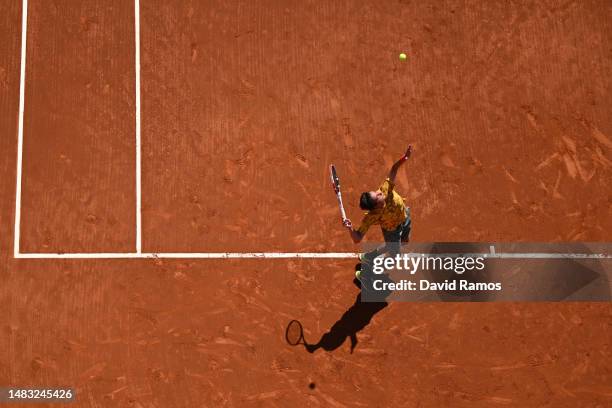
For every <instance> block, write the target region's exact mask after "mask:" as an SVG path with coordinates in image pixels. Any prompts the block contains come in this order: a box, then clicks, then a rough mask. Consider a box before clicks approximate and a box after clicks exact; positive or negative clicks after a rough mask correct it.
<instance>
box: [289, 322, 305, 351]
mask: <svg viewBox="0 0 612 408" xmlns="http://www.w3.org/2000/svg"><path fill="white" fill-rule="evenodd" d="M285 339H286V340H287V343H289V344H291V345H292V346H297V345H298V344H306V341H305V340H304V329H303V328H302V323H300V322H298V321H297V320H292V321H290V322H289V325H288V326H287V330H285Z"/></svg>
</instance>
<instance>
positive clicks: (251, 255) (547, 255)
mask: <svg viewBox="0 0 612 408" xmlns="http://www.w3.org/2000/svg"><path fill="white" fill-rule="evenodd" d="M405 255H408V256H410V257H420V256H428V257H459V256H462V257H472V258H477V257H482V258H487V259H612V254H605V253H598V254H587V253H553V252H540V253H536V252H534V253H531V252H523V253H518V252H517V253H503V252H502V253H500V252H498V253H496V254H490V253H463V254H460V253H445V254H442V253H439V254H433V253H406V254H405ZM357 256H358V253H354V252H183V253H180V252H171V253H158V254H156V253H66V254H52V253H48V254H45V253H30V254H16V255H15V258H18V259H142V258H174V259H287V258H305V259H346V258H356V257H357Z"/></svg>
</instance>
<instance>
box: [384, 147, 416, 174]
mask: <svg viewBox="0 0 612 408" xmlns="http://www.w3.org/2000/svg"><path fill="white" fill-rule="evenodd" d="M411 154H412V146H408V149H406V153H404V155H403V156H402V157H401V158H400V159H399V160H398V161H396V162H395V163H394V164H393V166H392V167H391V171H389V180H390V181H391V182H392V183H395V176H397V171H398V170H399V168H400V167H401V165H402V164H404V162H405V161H406V160H408V158H410V155H411Z"/></svg>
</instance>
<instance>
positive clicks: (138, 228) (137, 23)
mask: <svg viewBox="0 0 612 408" xmlns="http://www.w3.org/2000/svg"><path fill="white" fill-rule="evenodd" d="M134 36H135V37H136V39H135V49H136V57H135V66H136V68H135V69H136V252H137V253H141V252H142V172H141V151H140V150H141V139H140V0H134Z"/></svg>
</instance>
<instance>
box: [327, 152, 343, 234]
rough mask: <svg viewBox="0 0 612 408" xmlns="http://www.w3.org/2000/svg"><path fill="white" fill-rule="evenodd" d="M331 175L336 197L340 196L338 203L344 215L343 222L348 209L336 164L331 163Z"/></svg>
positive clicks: (341, 213)
mask: <svg viewBox="0 0 612 408" xmlns="http://www.w3.org/2000/svg"><path fill="white" fill-rule="evenodd" d="M329 175H330V177H331V182H332V187H333V188H334V192H335V193H336V198H338V205H339V206H340V215H341V216H342V222H343V223H344V222H345V221H346V211H344V204H342V193H341V192H340V179H339V178H338V173H337V172H336V166H334V165H333V164H330V165H329Z"/></svg>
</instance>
